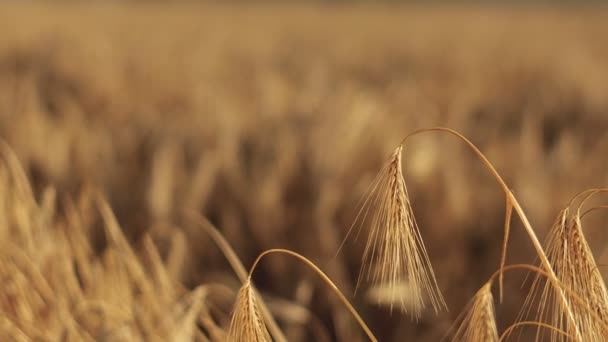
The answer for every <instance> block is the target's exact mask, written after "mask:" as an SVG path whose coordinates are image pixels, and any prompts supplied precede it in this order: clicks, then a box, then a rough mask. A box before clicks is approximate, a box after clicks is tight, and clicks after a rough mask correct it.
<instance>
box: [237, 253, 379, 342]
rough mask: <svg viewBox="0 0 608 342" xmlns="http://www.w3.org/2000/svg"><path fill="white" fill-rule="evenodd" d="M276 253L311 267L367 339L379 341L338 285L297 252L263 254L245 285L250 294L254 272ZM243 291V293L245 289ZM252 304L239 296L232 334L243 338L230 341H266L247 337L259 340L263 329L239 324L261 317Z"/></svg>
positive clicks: (256, 260)
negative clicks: (265, 259) (245, 303)
mask: <svg viewBox="0 0 608 342" xmlns="http://www.w3.org/2000/svg"><path fill="white" fill-rule="evenodd" d="M275 253H278V254H283V255H289V256H292V257H295V258H296V259H298V260H300V261H302V262H303V263H304V264H305V265H307V266H308V267H310V268H311V269H312V270H313V271H314V272H315V273H316V274H317V275H319V276H320V277H321V279H322V280H323V281H324V282H325V283H326V284H327V285H328V286H329V288H330V289H331V290H332V291H334V293H335V294H336V295H337V296H338V298H339V299H340V301H342V303H343V304H344V306H345V307H346V308H347V309H348V311H350V313H351V314H352V315H353V317H354V318H355V320H356V321H357V323H358V324H359V325H360V326H361V328H362V329H363V331H364V332H365V334H366V335H367V337H368V338H369V339H370V341H372V342H377V341H378V339H377V338H376V337H375V336H374V334H373V333H372V332H371V330H370V329H369V327H368V326H367V324H365V321H364V320H363V319H362V318H361V316H359V314H358V313H357V310H355V308H354V307H353V306H352V304H350V302H349V301H348V299H346V297H345V296H344V294H343V293H342V291H340V289H338V287H337V286H336V284H334V282H333V281H331V279H330V278H329V277H328V276H327V275H326V274H325V273H324V272H323V271H321V269H320V268H319V267H318V266H317V265H315V263H313V262H312V261H310V260H308V259H307V258H306V257H304V256H302V255H300V254H298V253H296V252H293V251H290V250H287V249H279V248H276V249H269V250H266V251H264V252H262V253H261V254H260V255H259V256H258V257H257V258H256V259H255V261H254V262H253V265H252V266H251V268H250V270H249V276H248V277H247V281H246V282H245V284H244V285H243V288H245V287H247V288H249V291H250V292H251V291H252V290H251V278H252V276H253V272H254V271H255V269H256V267H257V266H258V264H259V263H260V261H261V260H262V259H263V258H264V257H265V256H267V255H269V254H275ZM241 291H243V289H242V290H241ZM251 297H253V296H251ZM245 300H247V301H249V303H247V305H244V301H245ZM252 304H253V302H252V300H250V299H249V297H244V296H242V295H239V298H238V299H237V303H236V305H235V310H234V314H233V319H232V322H235V318H234V317H239V319H238V320H237V321H236V323H231V325H230V331H231V332H232V331H234V334H236V333H240V334H241V335H239V337H238V338H242V339H235V340H232V339H229V341H266V340H263V339H262V340H254V339H249V340H248V339H247V337H252V336H255V337H256V338H258V335H257V334H258V333H259V332H260V331H261V328H257V330H255V331H253V330H251V329H250V328H248V329H244V327H248V326H249V325H250V324H251V323H248V324H247V325H245V324H244V323H243V324H239V322H253V321H254V320H256V319H258V318H259V317H260V315H259V313H258V312H259V310H253V308H255V306H253V305H252ZM245 309H248V310H245ZM241 325H242V326H241ZM252 332H255V333H256V334H255V335H252ZM234 334H233V333H229V336H234ZM259 336H262V335H259Z"/></svg>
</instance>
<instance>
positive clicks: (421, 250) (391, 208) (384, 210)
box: [351, 145, 446, 318]
mask: <svg viewBox="0 0 608 342" xmlns="http://www.w3.org/2000/svg"><path fill="white" fill-rule="evenodd" d="M401 151H402V146H401V145H400V146H399V147H397V148H396V149H395V151H394V152H393V154H392V155H391V157H390V159H389V161H388V163H386V164H385V165H384V167H383V168H382V170H381V171H380V173H379V174H378V176H377V177H376V179H375V181H374V182H373V184H372V186H371V188H370V191H369V193H368V197H367V198H366V200H365V202H364V203H363V206H362V207H361V210H360V212H359V214H358V215H357V218H356V219H355V223H354V224H353V226H354V225H357V224H362V225H363V224H366V223H368V224H369V226H370V227H369V235H368V238H367V244H366V246H365V250H364V252H363V262H362V266H361V272H360V274H359V279H358V280H357V288H358V287H359V286H360V285H361V283H362V281H363V280H365V281H371V282H372V284H374V285H376V286H382V287H383V288H386V289H388V290H389V291H390V292H389V294H388V299H387V302H388V303H390V307H391V310H392V309H393V305H394V304H395V303H396V304H398V305H399V308H400V309H401V311H403V312H408V313H410V314H411V315H413V316H414V317H415V318H418V317H420V314H421V312H422V310H423V309H424V307H425V296H427V297H428V298H429V301H430V303H431V305H432V306H433V309H434V310H435V311H436V312H438V311H439V310H441V309H444V308H446V304H445V301H444V299H443V297H442V295H441V292H440V291H439V287H438V286H437V281H436V280H435V275H434V273H433V268H432V267H431V263H430V261H429V257H428V255H427V252H426V249H425V246H424V243H423V241H422V237H421V235H420V230H419V229H418V225H417V223H416V219H415V218H414V213H413V211H412V207H411V204H410V199H409V196H408V193H407V188H406V186H405V181H404V179H403V171H402V167H401ZM351 229H352V228H351ZM404 285H405V286H407V288H409V289H411V291H405V292H408V293H410V294H412V293H413V294H414V296H413V297H414V298H404V295H405V294H404V293H403V292H404V291H401V290H402V289H403V288H404Z"/></svg>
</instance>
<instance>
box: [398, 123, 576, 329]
mask: <svg viewBox="0 0 608 342" xmlns="http://www.w3.org/2000/svg"><path fill="white" fill-rule="evenodd" d="M432 131H439V132H445V133H449V134H451V135H454V136H456V137H457V138H459V139H460V140H462V141H463V142H464V143H465V144H466V145H467V146H468V147H469V148H470V149H471V150H472V151H473V152H474V153H475V154H476V155H477V156H478V157H479V158H480V159H481V161H482V162H483V164H484V165H485V166H486V167H487V168H488V170H489V171H490V172H491V173H492V175H493V176H494V178H495V179H496V181H497V182H498V183H499V184H500V186H501V187H502V189H503V191H504V192H505V194H506V196H507V199H508V201H509V202H511V205H512V206H513V209H514V210H515V212H516V213H517V215H518V216H519V218H520V219H521V221H522V223H523V226H524V229H525V230H526V232H527V233H528V236H529V237H530V241H531V242H532V245H533V246H534V249H535V250H536V253H537V254H538V257H539V259H540V261H541V263H542V265H543V267H544V268H545V269H546V270H547V272H548V273H549V281H550V282H551V283H553V287H554V288H555V289H556V291H557V292H558V294H559V299H560V302H561V305H562V306H563V308H564V310H565V311H566V316H567V318H568V321H569V322H570V324H571V325H572V326H573V327H574V328H575V336H576V338H577V339H579V340H582V336H581V333H580V331H579V329H578V325H577V324H576V323H577V322H576V320H575V318H574V314H573V312H572V309H571V308H570V305H569V303H568V300H567V298H566V296H565V294H564V290H563V289H562V288H560V286H559V281H558V278H557V276H556V274H555V272H554V270H553V267H552V266H551V263H550V262H549V259H548V258H547V255H546V254H545V252H544V250H543V247H542V245H541V243H540V241H539V240H538V237H537V236H536V233H535V232H534V229H533V228H532V225H531V224H530V222H529V220H528V217H527V216H526V214H525V213H524V211H523V209H522V207H521V205H520V204H519V202H518V201H517V198H516V197H515V196H514V195H513V193H512V192H511V190H510V189H509V187H508V186H507V183H506V182H505V181H504V180H503V179H502V177H501V176H500V174H499V173H498V171H496V168H494V165H492V163H491V162H490V161H489V160H488V158H486V156H485V155H484V154H483V153H482V152H481V151H480V150H479V149H478V148H477V146H475V144H473V143H472V142H471V141H470V140H469V139H467V138H466V137H465V136H463V135H462V134H460V133H458V132H457V131H454V130H452V129H449V128H445V127H433V128H425V129H420V130H416V131H414V132H412V133H410V134H408V135H407V136H406V137H405V138H404V139H403V140H402V141H401V145H404V144H405V142H406V141H407V139H409V138H410V137H412V136H414V135H417V134H420V133H425V132H432Z"/></svg>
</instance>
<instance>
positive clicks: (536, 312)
mask: <svg viewBox="0 0 608 342" xmlns="http://www.w3.org/2000/svg"><path fill="white" fill-rule="evenodd" d="M428 131H441V132H446V133H450V134H452V135H455V136H456V137H458V138H459V139H461V140H462V141H464V142H465V143H466V144H467V145H468V146H469V147H470V148H471V149H472V150H473V151H474V152H475V153H476V154H477V155H478V156H479V158H480V159H481V160H482V162H483V163H484V164H485V166H486V167H487V168H488V169H489V170H490V171H491V173H492V174H493V176H494V177H495V179H496V180H497V182H498V183H499V184H500V186H501V187H502V189H503V190H504V192H505V195H506V214H505V225H504V244H503V251H502V258H501V260H500V266H499V269H498V271H497V272H496V273H495V274H494V275H493V276H492V277H490V279H488V281H487V282H486V283H485V284H483V286H482V287H481V288H480V289H479V291H478V292H477V293H476V294H475V296H474V298H473V299H472V300H471V302H470V303H469V305H468V306H467V308H466V310H465V311H464V312H463V313H462V314H461V315H460V316H459V318H458V319H457V321H456V324H455V325H454V327H453V328H452V329H451V331H450V335H451V338H452V339H453V340H455V341H502V340H504V339H505V338H507V337H508V336H510V335H511V334H512V333H513V332H514V331H515V330H516V329H518V328H520V327H524V326H534V327H536V328H537V329H538V332H537V335H536V337H537V340H540V339H543V338H544V337H545V336H547V335H548V336H549V337H550V339H551V341H561V340H575V341H602V340H603V339H604V337H605V336H608V292H607V289H606V285H605V284H604V281H603V279H602V276H601V273H600V271H599V269H598V266H597V264H596V262H595V259H594V257H593V255H592V252H591V250H590V248H589V245H588V244H587V242H586V240H585V237H584V234H583V229H582V218H583V217H584V216H585V214H586V213H588V212H589V211H591V210H594V209H598V208H603V206H598V207H592V208H591V209H588V210H587V211H585V212H583V213H581V208H582V207H583V205H584V203H585V202H586V201H587V200H588V199H589V198H590V197H591V196H593V195H594V194H597V193H600V192H604V191H606V189H590V190H587V191H584V192H583V193H581V194H579V195H578V196H576V197H575V198H574V199H573V200H572V201H571V203H569V205H568V206H567V208H566V209H564V210H563V211H562V212H561V213H560V214H559V217H558V219H557V221H556V223H555V225H554V226H553V227H552V229H551V231H550V233H549V236H548V237H547V240H546V243H545V245H544V246H543V245H542V244H541V243H540V242H539V240H538V238H537V236H536V234H535V232H534V230H533V228H532V226H531V225H530V223H529V221H528V219H527V217H526V215H525V213H524V211H523V210H522V208H521V206H520V204H519V203H518V201H517V199H516V198H515V196H514V195H513V193H512V192H511V191H510V189H509V187H508V186H507V184H506V183H505V182H504V180H503V179H502V178H501V176H500V175H499V174H498V172H497V171H496V169H495V168H494V167H493V166H492V164H491V163H490V162H489V160H488V159H487V158H486V157H485V156H484V155H483V154H482V153H481V151H479V149H477V148H476V147H475V145H473V144H472V143H471V142H470V141H469V140H468V139H467V138H466V137H464V136H463V135H461V134H460V133H458V132H456V131H454V130H451V129H447V128H431V129H423V130H419V131H416V132H414V133H412V134H410V135H408V136H407V137H406V138H405V139H404V140H403V141H402V143H401V144H400V145H399V146H398V147H397V148H396V149H395V151H394V152H393V154H392V155H391V156H390V158H389V160H388V162H387V163H386V164H385V165H384V166H383V168H382V170H381V171H380V172H379V174H378V176H377V177H376V179H375V180H374V182H373V184H372V185H371V187H370V189H369V191H368V194H367V196H366V198H365V199H364V202H363V205H362V206H361V210H360V211H359V214H358V216H357V218H356V219H355V223H354V224H353V226H352V227H351V230H349V234H348V235H350V233H351V231H353V229H356V230H359V229H360V228H361V227H363V226H367V227H368V232H367V234H368V235H367V243H366V247H365V250H364V253H363V256H362V266H361V272H360V275H359V279H358V282H357V287H359V285H360V284H361V283H362V282H371V283H372V284H375V285H379V286H382V287H383V288H385V289H387V291H388V295H387V296H388V297H389V298H388V302H390V303H391V310H392V308H393V304H394V305H396V306H398V307H399V308H400V309H401V310H402V311H405V312H407V311H409V313H410V314H411V315H413V316H414V317H419V316H420V314H421V312H422V310H423V309H424V308H425V306H427V305H430V306H432V308H433V309H434V310H435V311H436V312H437V311H439V310H443V309H447V306H446V303H445V301H444V299H443V297H442V294H441V292H440V289H439V287H438V285H437V282H436V280H435V275H434V272H433V269H432V266H431V263H430V261H429V257H428V255H427V252H426V249H425V246H424V242H423V240H422V237H421V234H420V230H419V228H418V225H417V223H416V220H415V218H414V213H413V210H412V206H411V204H410V200H409V196H408V191H407V187H406V184H405V181H404V178H403V173H402V165H401V164H402V160H401V156H402V150H403V146H404V144H405V142H406V140H407V139H408V138H409V137H411V136H413V135H415V134H419V133H422V132H428ZM576 202H578V206H577V207H576V208H575V209H574V210H572V208H573V206H574V204H575V203H576ZM513 211H515V213H516V214H517V215H518V216H519V218H520V220H521V221H522V223H523V227H524V228H525V230H526V232H527V234H528V235H529V238H530V241H531V242H532V244H533V246H534V248H535V250H536V252H537V254H538V259H539V260H540V265H538V266H535V265H531V264H514V265H505V260H506V256H507V249H508V240H509V230H510V222H511V216H512V213H513ZM571 212H573V213H571ZM207 229H209V230H210V233H211V234H212V236H214V238H215V239H216V240H217V242H218V243H219V244H220V246H222V249H223V250H224V252H225V253H226V255H227V256H228V258H229V259H231V260H232V263H233V264H238V263H239V262H238V260H237V258H236V256H235V255H234V253H233V252H232V251H231V250H230V248H229V246H228V245H227V244H226V243H225V242H224V241H222V238H221V236H220V235H219V234H218V233H217V231H216V230H214V228H213V227H211V226H210V225H208V226H207ZM357 234H359V232H357ZM348 235H347V237H346V238H348ZM345 240H346V239H345ZM274 253H279V254H283V255H287V256H293V257H295V258H296V259H299V260H300V261H303V262H304V264H306V265H308V266H309V267H311V268H312V269H313V270H314V271H315V272H316V273H317V274H318V275H319V276H320V277H321V278H322V279H323V280H324V281H325V282H326V283H327V285H328V286H329V287H330V288H331V289H332V290H334V291H335V293H336V295H337V296H338V297H339V298H340V300H341V301H342V302H343V303H344V305H345V306H346V307H347V309H348V310H349V311H350V312H351V313H352V315H353V316H354V318H355V319H356V321H357V322H358V323H359V325H360V326H361V328H362V329H363V330H364V332H365V334H366V335H367V336H368V337H369V339H370V340H372V341H377V339H376V337H375V336H374V334H373V332H372V331H371V329H370V328H369V327H368V326H367V325H366V323H365V322H364V321H363V319H362V318H361V317H360V316H359V314H358V313H357V311H356V310H355V309H354V308H353V307H352V305H351V304H350V303H349V301H348V300H347V299H346V297H345V296H344V295H343V294H342V293H341V292H340V290H339V289H338V288H337V287H336V286H335V284H334V283H333V282H332V281H331V280H330V279H329V277H327V276H326V275H325V273H323V271H322V270H320V269H319V268H318V267H317V266H316V265H315V264H314V263H313V262H311V261H310V260H308V259H307V258H306V257H304V256H302V255H300V254H297V253H295V252H293V251H289V250H285V249H271V250H267V251H265V252H263V253H262V254H260V255H259V257H258V258H257V259H256V260H255V262H254V264H253V266H252V267H251V268H250V270H249V273H248V274H247V275H245V274H244V272H242V271H241V272H240V273H242V274H241V276H242V277H241V278H242V280H243V285H242V287H241V289H240V291H239V294H238V296H237V299H236V303H235V305H234V311H233V316H232V321H231V324H230V328H229V331H228V340H229V341H271V340H272V338H274V339H275V340H277V341H284V340H285V338H284V336H283V335H282V333H281V331H280V330H279V329H278V326H277V324H276V323H275V322H274V321H273V318H272V316H271V315H270V314H269V312H268V310H267V309H266V307H265V306H264V304H263V300H262V298H261V297H260V296H259V295H258V293H257V292H256V290H255V287H254V285H253V282H252V274H253V272H254V271H255V268H256V266H257V265H258V263H259V262H260V261H261V260H262V259H263V258H264V257H265V256H267V255H269V254H274ZM237 269H238V268H237ZM515 269H523V270H528V271H531V272H532V273H533V274H534V275H535V276H534V280H533V285H532V287H531V290H530V293H529V295H528V297H527V299H526V302H525V304H524V306H523V308H522V311H521V313H520V315H519V316H518V319H517V321H516V322H515V323H513V324H512V325H511V326H509V327H508V328H506V329H505V330H504V331H503V332H501V333H499V331H498V328H497V326H496V320H495V311H494V301H495V300H494V296H493V293H492V287H493V285H494V283H495V282H496V281H498V287H499V289H498V291H499V299H500V301H502V299H503V287H502V282H503V275H504V273H505V272H506V271H508V270H515ZM404 284H405V286H406V287H404ZM404 290H407V293H409V294H411V293H414V294H417V295H416V296H414V298H413V299H411V298H410V299H408V300H409V301H410V303H407V304H406V303H405V298H404V295H403V292H404ZM535 300H536V301H535ZM533 303H535V304H533ZM271 336H272V338H271Z"/></svg>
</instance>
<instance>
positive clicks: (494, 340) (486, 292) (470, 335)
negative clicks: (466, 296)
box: [452, 282, 498, 342]
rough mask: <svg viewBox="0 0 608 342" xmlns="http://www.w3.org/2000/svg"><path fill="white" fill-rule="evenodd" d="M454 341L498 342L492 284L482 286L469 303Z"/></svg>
mask: <svg viewBox="0 0 608 342" xmlns="http://www.w3.org/2000/svg"><path fill="white" fill-rule="evenodd" d="M452 341H463V342H469V341H484V342H498V329H497V328H496V316H495V314H494V297H493V296H492V284H491V282H487V283H486V284H485V285H484V286H482V287H481V289H479V291H477V293H476V294H475V297H473V299H472V300H471V302H470V303H469V307H468V309H467V311H466V314H465V315H464V318H463V319H462V322H461V323H460V326H459V327H458V330H456V332H455V333H454V338H453V339H452Z"/></svg>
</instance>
